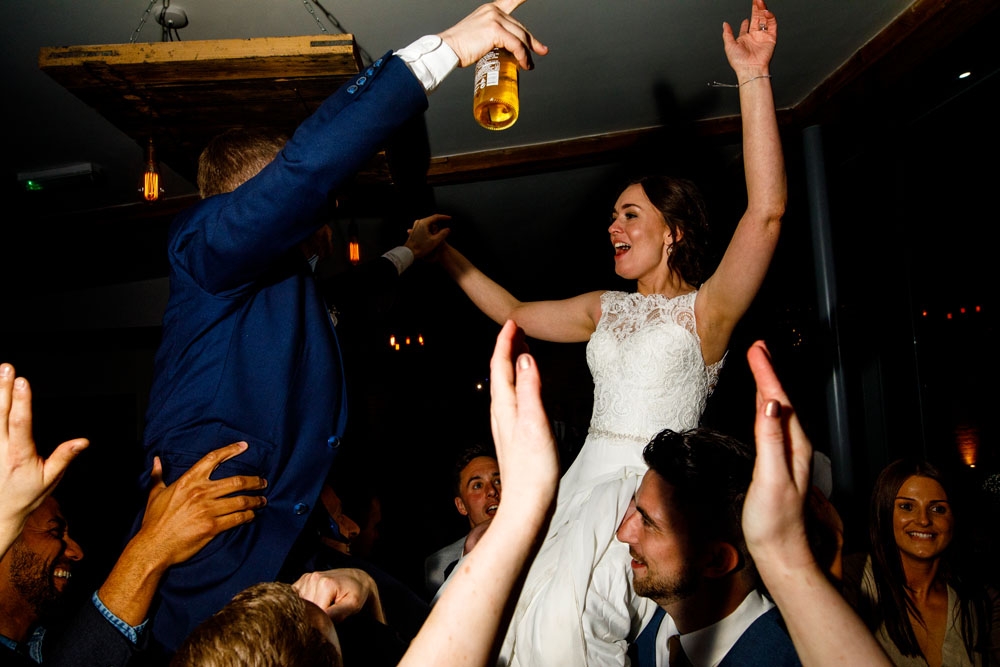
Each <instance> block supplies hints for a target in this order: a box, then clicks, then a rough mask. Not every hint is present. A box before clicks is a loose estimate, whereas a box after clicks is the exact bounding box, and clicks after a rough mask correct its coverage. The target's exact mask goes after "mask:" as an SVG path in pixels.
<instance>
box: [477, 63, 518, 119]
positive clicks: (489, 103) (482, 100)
mask: <svg viewBox="0 0 1000 667" xmlns="http://www.w3.org/2000/svg"><path fill="white" fill-rule="evenodd" d="M473 93H474V94H473V96H472V114H473V116H475V118H476V122H478V123H479V124H480V125H482V126H483V127H485V128H486V129H487V130H506V129H507V128H508V127H510V126H511V125H513V124H514V121H516V120H517V112H518V110H519V109H520V106H521V105H520V102H519V100H518V97H517V60H515V59H514V54H512V53H511V52H510V51H508V50H507V49H501V48H499V47H498V48H495V49H493V50H492V51H490V52H489V53H487V54H486V55H485V56H483V57H482V58H480V59H479V62H477V63H476V78H475V90H474V91H473Z"/></svg>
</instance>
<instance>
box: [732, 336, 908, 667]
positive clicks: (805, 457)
mask: <svg viewBox="0 0 1000 667" xmlns="http://www.w3.org/2000/svg"><path fill="white" fill-rule="evenodd" d="M747 361H748V362H749V363H750V370H751V371H752V372H753V376H754V380H755V381H756V383H757V417H756V420H755V422H754V435H755V438H756V441H757V460H756V462H755V464H754V470H753V481H752V482H751V483H750V488H749V490H748V491H747V497H746V502H745V503H744V505H743V534H744V536H745V538H746V542H747V547H748V548H749V549H750V555H751V556H753V559H754V563H755V564H756V566H757V570H758V571H759V573H760V576H761V579H763V581H764V584H765V585H766V586H767V589H768V591H769V592H770V593H771V595H772V596H773V597H774V601H775V603H776V604H777V605H778V609H779V610H780V611H781V615H782V617H783V618H784V620H785V623H786V625H787V627H788V634H789V635H790V636H791V638H792V642H793V643H794V644H795V650H796V651H797V652H798V654H799V659H800V660H801V661H802V664H803V665H804V666H805V667H815V666H826V665H885V666H886V667H888V666H889V665H891V664H892V663H891V662H890V661H889V659H888V657H886V655H885V653H884V652H883V651H882V647H881V646H879V644H878V642H877V641H876V640H875V638H874V637H873V636H872V634H871V632H870V631H869V630H868V628H867V627H866V626H865V624H864V623H863V622H862V621H861V618H860V617H859V616H858V615H857V614H856V613H855V612H854V610H853V609H852V608H851V606H850V605H849V604H848V603H847V601H846V600H845V599H844V598H843V597H842V596H841V594H840V592H839V591H837V589H835V588H834V587H833V585H832V584H831V583H830V581H829V579H828V578H827V576H826V574H825V573H824V572H823V570H822V569H821V568H820V566H819V564H818V563H817V562H816V559H815V557H814V556H813V553H812V551H811V549H810V548H809V542H808V539H807V537H806V526H805V516H804V505H805V502H806V497H807V495H808V494H809V490H810V488H811V481H810V470H809V468H810V464H811V462H812V444H811V443H810V442H809V438H808V437H806V434H805V431H803V429H802V425H801V424H800V423H799V419H798V416H797V415H796V414H795V409H794V408H793V407H792V404H791V402H790V401H789V399H788V395H787V394H786V393H785V390H784V388H783V387H782V386H781V382H780V381H779V380H778V376H777V375H776V374H775V372H774V367H773V366H772V365H771V355H770V353H769V352H768V350H767V346H766V345H765V344H764V342H763V341H757V342H756V343H754V344H753V345H752V346H750V350H749V351H748V352H747Z"/></svg>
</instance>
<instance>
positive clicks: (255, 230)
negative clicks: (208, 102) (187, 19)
mask: <svg viewBox="0 0 1000 667" xmlns="http://www.w3.org/2000/svg"><path fill="white" fill-rule="evenodd" d="M522 2H523V0H496V2H494V3H490V4H486V5H482V6H480V7H479V8H478V9H476V10H475V11H474V12H473V13H472V14H470V15H469V16H467V17H466V18H465V19H463V20H462V21H460V22H459V23H458V24H456V25H455V26H453V27H452V28H449V29H448V30H445V31H444V32H441V33H439V34H437V35H429V36H426V37H422V38H420V39H418V40H417V41H416V42H414V43H413V44H411V45H410V46H408V47H406V48H404V49H401V50H399V51H396V52H390V53H387V54H386V55H384V56H383V57H381V58H379V59H378V60H376V61H375V62H374V63H372V64H371V66H370V67H368V68H367V69H365V70H364V71H363V72H361V73H360V74H359V75H358V76H357V77H356V79H355V80H353V81H350V82H348V83H347V84H345V85H344V86H343V87H342V88H341V89H340V90H338V91H337V92H335V93H334V94H333V95H331V96H330V97H329V98H328V99H327V100H326V101H325V102H324V103H323V104H322V105H321V106H320V107H319V109H317V111H316V112H315V113H313V114H312V115H311V116H310V117H309V118H307V119H306V120H305V121H304V122H303V123H302V124H301V125H300V126H299V128H298V129H297V130H296V131H295V133H294V134H293V135H292V137H291V138H290V139H288V141H287V142H283V141H282V140H281V139H275V138H274V137H266V136H260V135H255V134H253V133H228V134H225V133H224V135H222V136H221V137H218V138H217V140H213V142H212V143H211V144H210V145H209V146H208V147H207V148H206V150H205V152H204V153H203V155H202V157H201V159H200V161H199V169H198V171H199V174H198V185H199V190H200V192H201V195H202V197H203V198H202V200H201V201H200V202H198V203H197V204H195V205H194V206H193V207H191V208H190V209H189V210H187V211H185V212H182V213H181V214H180V215H178V217H177V218H176V219H175V220H174V222H173V224H172V225H171V228H170V232H169V238H168V253H169V259H170V300H169V302H168V304H167V309H166V312H165V314H164V319H163V337H162V341H161V344H160V348H159V350H158V352H157V355H156V362H155V375H154V379H153V385H152V390H151V394H150V402H149V409H148V412H147V418H146V431H145V435H144V449H145V456H146V461H147V465H149V466H151V464H152V460H153V457H154V456H159V457H160V460H161V461H162V462H163V476H164V479H165V481H166V482H167V483H170V482H172V481H173V480H174V479H176V478H177V477H179V476H180V475H181V474H182V473H183V472H184V471H185V470H187V469H188V468H189V467H190V466H191V465H192V464H193V463H194V462H195V461H197V460H198V459H200V458H201V456H203V455H204V454H205V453H206V452H208V451H211V450H213V449H215V448H217V447H219V446H220V445H222V444H227V443H231V442H236V441H245V442H247V443H248V445H249V447H248V449H247V451H246V452H244V454H242V455H241V456H240V457H238V458H236V459H231V460H229V461H227V462H225V463H224V464H222V465H220V466H219V469H218V471H217V472H216V477H222V476H226V475H232V474H244V475H259V476H261V477H264V478H266V479H267V480H268V487H267V489H266V491H265V492H264V494H265V495H266V497H267V505H266V507H265V508H264V509H263V510H261V511H260V512H259V513H258V516H257V519H256V520H255V521H253V522H252V523H250V524H248V525H246V526H242V527H240V528H238V529H235V530H232V531H229V532H227V533H226V534H224V535H222V536H220V537H219V538H217V539H215V540H213V541H212V542H211V543H210V544H209V545H208V546H206V547H205V548H204V549H203V550H202V551H201V552H200V553H199V554H198V555H197V556H196V557H194V558H192V559H191V560H189V561H187V562H186V563H184V564H183V565H180V566H177V567H174V568H171V570H170V571H169V572H168V573H167V575H166V577H165V578H164V580H163V582H162V583H161V586H160V597H159V601H158V604H157V608H156V610H155V614H154V615H153V617H152V632H153V637H154V639H155V640H156V642H158V643H159V644H161V645H162V647H163V649H164V650H165V652H166V653H171V652H173V651H174V650H175V649H176V647H177V646H178V645H179V644H180V643H181V641H183V639H184V638H185V637H186V636H187V635H188V633H189V632H190V631H191V630H192V629H193V628H194V627H195V626H196V625H197V624H198V623H200V622H201V621H202V620H204V619H205V618H207V617H208V616H210V615H211V614H212V613H214V612H215V611H217V610H218V609H220V608H222V607H223V606H224V605H225V604H226V603H227V602H228V601H229V600H230V599H231V598H232V597H233V595H234V594H235V593H236V592H238V591H240V590H243V589H244V588H247V587H248V586H250V585H252V584H255V583H258V582H260V581H267V580H273V579H274V578H275V577H276V576H277V574H278V572H279V570H280V568H281V566H282V563H283V562H284V560H285V557H286V555H287V554H288V552H289V550H290V548H291V546H292V544H293V543H294V542H295V539H296V538H297V537H298V535H299V533H300V532H301V530H302V528H303V527H304V526H305V525H306V522H307V520H308V518H309V515H310V513H311V510H312V509H313V507H314V505H315V504H316V503H317V498H318V496H319V491H320V487H321V485H322V484H323V480H324V479H325V478H326V476H327V473H328V471H329V469H330V466H331V463H332V462H333V458H334V454H335V452H336V449H337V447H338V445H339V443H340V438H341V436H342V435H343V433H344V428H345V421H346V415H347V410H346V403H345V381H344V375H343V370H342V360H341V356H340V350H339V347H338V342H337V336H336V333H335V331H334V328H333V325H332V323H331V319H330V315H329V312H328V304H326V303H324V300H323V298H322V296H321V294H320V292H319V291H318V289H317V285H316V282H315V279H314V277H313V275H312V273H311V271H310V267H309V264H308V262H307V261H306V258H305V257H304V255H303V253H302V251H301V250H300V244H302V243H303V242H304V241H306V240H307V239H308V238H309V237H310V236H311V235H312V234H314V233H315V232H316V231H317V230H318V229H320V227H321V226H322V225H323V224H324V222H325V213H326V208H327V204H328V201H329V194H330V192H331V191H334V190H336V189H337V188H338V187H339V186H341V185H342V184H344V183H345V182H346V181H348V180H349V179H350V178H351V177H352V176H353V175H354V173H355V172H356V171H357V170H358V169H359V168H360V167H361V166H362V165H363V164H364V162H365V161H366V160H368V159H369V158H370V157H371V156H372V155H373V154H374V153H375V152H376V151H377V150H378V149H380V148H381V147H383V146H384V145H385V144H386V142H387V140H389V138H390V137H391V136H392V135H393V133H394V132H396V131H397V130H398V129H399V128H400V127H401V126H402V125H403V124H404V123H405V122H406V121H408V120H410V119H412V118H414V117H416V116H418V115H419V114H420V113H422V112H423V111H424V110H425V109H426V107H427V95H428V93H430V92H431V91H433V90H434V88H435V87H436V86H437V85H438V84H439V83H440V82H441V81H442V80H443V78H444V77H445V76H447V74H448V73H449V72H450V71H452V70H453V69H454V68H455V67H466V66H468V65H471V64H473V63H475V62H476V61H477V60H478V59H479V58H480V57H481V56H483V55H484V54H485V53H487V52H488V51H490V50H491V49H493V48H494V47H496V46H501V47H504V48H506V49H508V50H510V51H511V52H513V53H514V54H515V56H516V57H517V59H518V62H519V64H520V66H521V67H522V68H524V69H530V68H531V67H532V63H531V52H532V51H533V52H534V53H536V54H539V55H543V54H544V53H546V52H547V50H548V49H547V47H545V46H544V45H543V44H541V43H539V42H537V41H536V40H535V39H534V38H533V37H532V35H531V34H530V33H529V32H528V31H527V30H526V29H525V28H524V27H523V26H522V25H521V24H520V23H519V22H518V21H517V20H515V19H514V18H513V17H511V16H510V12H511V11H513V10H514V9H515V8H516V7H517V6H519V5H520V4H521V3H522Z"/></svg>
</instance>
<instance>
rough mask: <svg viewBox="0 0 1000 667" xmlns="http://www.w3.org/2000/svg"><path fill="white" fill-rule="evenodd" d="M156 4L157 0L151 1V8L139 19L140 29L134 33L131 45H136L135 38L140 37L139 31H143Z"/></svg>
mask: <svg viewBox="0 0 1000 667" xmlns="http://www.w3.org/2000/svg"><path fill="white" fill-rule="evenodd" d="M155 4H156V0H149V6H148V7H146V11H145V12H143V13H142V17H141V18H140V19H139V27H138V28H136V29H135V32H133V33H132V39H130V40H128V43H129V44H134V43H135V38H136V37H138V36H139V31H140V30H142V26H144V25H145V24H146V19H147V18H148V17H149V12H151V11H152V10H153V5H155Z"/></svg>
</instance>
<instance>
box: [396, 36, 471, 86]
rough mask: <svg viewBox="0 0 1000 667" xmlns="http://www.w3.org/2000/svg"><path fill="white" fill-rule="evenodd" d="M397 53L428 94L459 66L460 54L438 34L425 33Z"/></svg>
mask: <svg viewBox="0 0 1000 667" xmlns="http://www.w3.org/2000/svg"><path fill="white" fill-rule="evenodd" d="M395 55H397V56H399V57H400V58H402V59H403V62H405V63H406V66H407V67H409V68H410V71H411V72H413V76H415V77H417V79H418V80H419V81H420V83H421V84H423V86H424V90H425V91H427V93H428V94H430V93H432V92H434V89H435V88H437V87H438V86H439V85H440V84H441V82H442V81H444V79H445V77H446V76H448V75H449V74H450V73H451V71H452V70H453V69H455V68H456V67H457V66H458V56H457V55H455V52H454V51H452V50H451V47H450V46H448V45H447V44H445V42H444V40H443V39H441V38H440V37H439V36H437V35H425V36H423V37H421V38H420V39H418V40H417V41H415V42H413V43H412V44H410V45H409V46H407V47H405V48H402V49H400V50H398V51H396V52H395Z"/></svg>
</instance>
